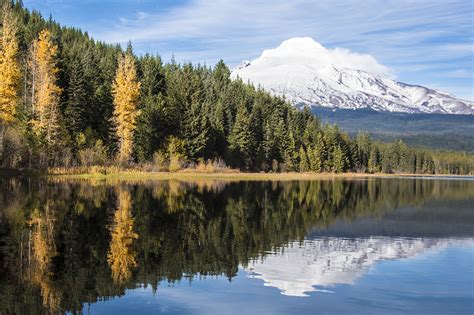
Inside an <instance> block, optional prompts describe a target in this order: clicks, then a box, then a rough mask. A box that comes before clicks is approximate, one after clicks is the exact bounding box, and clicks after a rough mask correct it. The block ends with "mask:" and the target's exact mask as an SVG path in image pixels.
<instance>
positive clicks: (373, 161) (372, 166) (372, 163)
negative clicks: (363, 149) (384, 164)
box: [367, 146, 381, 173]
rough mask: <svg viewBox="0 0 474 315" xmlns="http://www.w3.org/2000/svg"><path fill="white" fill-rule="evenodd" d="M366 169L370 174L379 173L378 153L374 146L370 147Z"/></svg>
mask: <svg viewBox="0 0 474 315" xmlns="http://www.w3.org/2000/svg"><path fill="white" fill-rule="evenodd" d="M367 168H368V171H369V172H370V173H377V172H380V170H381V169H380V153H379V149H378V148H377V147H376V146H372V149H371V150H370V156H369V161H368V162H367Z"/></svg>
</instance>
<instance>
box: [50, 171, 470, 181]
mask: <svg viewBox="0 0 474 315" xmlns="http://www.w3.org/2000/svg"><path fill="white" fill-rule="evenodd" d="M45 176H47V177H49V178H62V179H96V180H97V179H103V180H106V179H112V180H121V179H123V180H200V179H211V180H212V179H214V180H232V181H239V180H244V181H260V180H265V181H268V180H274V181H292V180H318V179H336V178H345V179H357V178H359V179H360V178H377V177H378V178H380V177H456V178H463V177H472V176H469V175H443V174H430V175H426V174H384V173H376V174H366V173H339V174H335V173H297V172H289V173H243V172H216V173H205V172H196V171H185V172H127V171H122V172H117V173H110V174H91V173H87V174H62V175H59V174H48V175H45Z"/></svg>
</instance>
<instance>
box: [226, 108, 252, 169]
mask: <svg viewBox="0 0 474 315" xmlns="http://www.w3.org/2000/svg"><path fill="white" fill-rule="evenodd" d="M228 141H229V148H230V149H231V150H232V151H233V152H234V153H235V154H236V158H237V161H236V162H237V163H238V164H241V165H242V166H243V167H245V168H247V169H248V168H249V167H250V162H251V156H250V154H251V149H250V148H251V145H252V134H251V132H250V117H249V115H248V112H247V108H246V107H245V105H240V106H239V108H238V110H237V115H236V117H235V123H234V126H233V127H232V131H231V133H230V135H229V139H228Z"/></svg>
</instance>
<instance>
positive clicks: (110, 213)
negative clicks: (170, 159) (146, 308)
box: [0, 178, 474, 314]
mask: <svg viewBox="0 0 474 315" xmlns="http://www.w3.org/2000/svg"><path fill="white" fill-rule="evenodd" d="M0 181H1V184H2V186H1V187H3V188H2V189H1V190H0V268H1V272H0V290H1V294H0V313H1V314H8V313H24V314H34V313H44V312H60V313H62V312H67V311H69V312H81V311H82V309H83V307H84V304H85V303H93V302H96V301H98V300H106V299H109V298H113V297H115V296H120V295H123V294H124V293H125V290H126V289H130V288H136V287H140V286H148V285H150V286H152V288H153V290H154V291H156V290H158V286H159V284H160V283H161V282H163V281H169V282H175V281H179V280H181V279H183V278H185V279H186V280H189V281H190V280H192V279H194V278H195V277H196V276H198V277H206V276H216V275H222V276H225V277H227V278H229V279H231V278H233V277H234V276H236V274H237V272H238V269H239V267H242V266H243V267H245V266H247V265H248V264H249V263H251V262H252V261H253V260H254V259H256V258H259V257H262V256H264V255H265V253H266V252H270V251H275V250H276V249H278V248H281V247H284V246H285V245H286V244H288V243H289V242H295V241H296V242H302V241H303V240H304V239H305V236H306V235H308V233H310V232H311V231H314V229H316V230H318V231H324V230H325V229H327V228H330V227H331V226H333V225H334V223H335V222H341V221H342V222H351V221H353V220H356V219H360V218H372V219H374V218H375V219H377V218H382V217H384V216H385V215H387V214H389V213H392V212H393V211H394V210H396V209H398V208H400V207H404V206H415V207H416V206H421V205H423V204H425V203H427V202H433V201H447V202H457V201H463V200H464V201H465V200H474V181H469V180H422V179H394V178H391V179H383V178H371V179H355V180H323V181H289V182H225V181H213V180H204V181H196V182H180V181H161V182H157V181H143V182H124V181H120V182H112V183H111V182H103V181H97V182H93V181H66V180H57V179H56V180H45V179H41V180H40V179H32V178H24V179H19V178H9V179H0ZM419 219H420V220H423V218H419ZM460 220H462V218H461V219H460ZM459 233H461V231H460V232H459Z"/></svg>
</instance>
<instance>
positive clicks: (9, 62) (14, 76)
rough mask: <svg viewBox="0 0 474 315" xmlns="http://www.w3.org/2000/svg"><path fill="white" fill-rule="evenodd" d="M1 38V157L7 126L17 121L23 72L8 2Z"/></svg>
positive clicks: (13, 21)
mask: <svg viewBox="0 0 474 315" xmlns="http://www.w3.org/2000/svg"><path fill="white" fill-rule="evenodd" d="M2 13H3V14H2V21H3V22H2V24H3V27H2V31H1V36H0V128H1V129H0V155H1V153H2V152H3V135H4V130H5V125H8V124H11V123H13V122H14V121H15V116H16V111H17V108H18V104H19V101H20V81H21V70H20V63H19V61H18V41H17V38H16V32H17V24H16V19H15V17H14V16H13V12H12V10H11V8H10V4H9V3H8V2H7V3H6V4H5V6H4V7H3V12H2Z"/></svg>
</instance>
